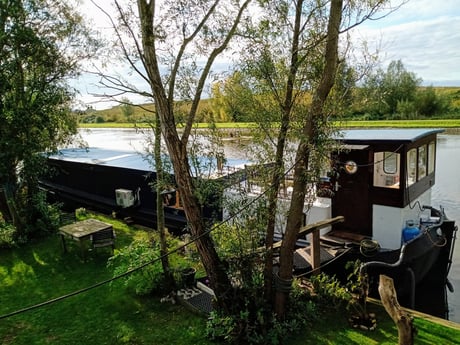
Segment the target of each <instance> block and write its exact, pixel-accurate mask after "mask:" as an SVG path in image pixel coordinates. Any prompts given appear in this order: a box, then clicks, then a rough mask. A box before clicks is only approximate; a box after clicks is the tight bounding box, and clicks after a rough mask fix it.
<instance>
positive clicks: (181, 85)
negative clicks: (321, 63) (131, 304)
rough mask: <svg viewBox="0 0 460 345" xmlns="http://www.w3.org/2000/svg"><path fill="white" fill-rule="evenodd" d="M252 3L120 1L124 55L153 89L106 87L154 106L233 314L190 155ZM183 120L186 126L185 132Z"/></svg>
mask: <svg viewBox="0 0 460 345" xmlns="http://www.w3.org/2000/svg"><path fill="white" fill-rule="evenodd" d="M249 2H250V0H245V1H243V2H241V3H239V2H221V1H219V0H215V1H210V2H202V1H194V0H185V1H180V2H176V1H164V2H162V3H161V6H159V4H158V3H157V2H155V1H147V0H138V1H136V2H130V4H129V5H127V6H124V5H122V4H121V3H120V2H118V1H114V4H115V8H116V10H117V16H118V18H117V20H115V19H113V18H112V16H110V15H109V18H110V19H111V20H112V23H113V28H114V29H115V35H116V37H117V39H118V45H117V46H116V47H117V48H119V49H120V51H119V53H120V54H119V56H120V57H122V58H123V59H124V60H125V61H127V62H128V64H129V65H130V67H131V68H132V70H133V71H135V73H137V74H138V75H140V76H141V77H142V78H143V79H144V80H145V82H146V83H147V85H148V87H149V90H150V91H145V90H140V89H136V88H135V87H134V86H133V85H131V84H130V83H129V82H127V81H126V80H122V78H121V77H119V76H117V77H113V76H112V77H111V76H107V75H103V74H102V75H101V77H102V82H103V83H105V86H109V87H112V89H113V90H115V92H116V93H117V94H120V93H123V92H125V93H137V94H142V95H144V96H146V97H150V98H151V99H153V100H154V102H155V111H156V113H157V114H158V117H159V123H160V127H161V133H162V137H163V139H164V142H165V144H166V147H167V150H168V153H169V156H170V159H171V162H172V166H173V169H174V176H175V179H176V182H177V186H178V190H179V192H180V195H181V200H182V203H183V206H184V211H185V213H186V216H187V221H188V224H189V229H190V231H191V233H192V235H193V236H194V237H195V238H196V246H197V249H198V252H199V254H200V257H201V261H202V263H203V266H204V267H205V269H206V272H207V274H208V276H209V278H210V282H211V284H212V287H213V288H214V290H215V292H216V296H217V305H219V306H220V307H221V308H222V309H231V308H232V305H231V302H230V301H229V298H228V297H229V295H228V291H229V289H231V284H230V280H229V277H228V276H227V274H226V272H225V267H224V265H223V263H222V262H221V260H220V259H219V256H218V255H217V252H216V250H215V247H214V244H213V242H212V240H211V237H210V236H209V234H208V233H207V230H208V228H207V224H205V223H204V221H203V218H202V216H201V206H202V205H201V204H200V198H199V196H198V195H197V193H196V190H197V188H198V186H197V185H196V182H197V179H195V178H194V177H193V175H192V167H191V165H190V159H189V158H190V155H189V152H188V149H189V144H190V142H189V140H190V136H191V132H192V129H193V124H194V121H195V120H196V118H197V112H198V107H199V104H200V100H201V96H202V94H203V91H204V89H205V87H206V82H207V80H208V79H209V77H210V76H211V75H212V70H211V69H212V66H213V64H214V62H215V61H216V58H217V57H218V56H219V55H221V54H222V53H223V52H224V51H225V50H226V48H227V47H228V46H229V42H230V40H231V38H232V37H233V36H234V35H235V34H236V32H237V28H238V25H239V24H240V22H241V21H242V19H243V13H244V11H245V10H246V8H247V7H248V5H249ZM135 4H136V5H137V6H136V5H135ZM134 9H137V13H136V12H135V10H134ZM101 10H102V11H104V9H102V8H101ZM139 37H140V38H139ZM199 59H202V60H201V61H203V62H202V63H199V62H198V61H199ZM138 62H139V63H138ZM177 101H181V102H177ZM184 105H187V106H184ZM178 122H182V123H183V127H182V131H181V132H180V133H179V132H178V131H177V123H178Z"/></svg>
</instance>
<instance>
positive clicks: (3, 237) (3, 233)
mask: <svg viewBox="0 0 460 345" xmlns="http://www.w3.org/2000/svg"><path fill="white" fill-rule="evenodd" d="M15 232H16V228H15V227H14V226H13V225H12V224H10V223H8V222H6V221H5V219H4V218H3V215H2V213H1V212H0V248H11V247H12V246H14V244H15V241H14V235H15Z"/></svg>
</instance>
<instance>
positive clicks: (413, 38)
mask: <svg viewBox="0 0 460 345" xmlns="http://www.w3.org/2000/svg"><path fill="white" fill-rule="evenodd" d="M354 37H355V39H356V40H359V39H365V40H366V41H367V42H368V44H369V45H370V46H371V47H373V48H374V49H375V48H376V47H380V51H381V53H380V59H381V61H382V65H383V66H384V67H385V66H386V65H388V63H390V62H391V61H393V60H401V61H402V62H403V64H404V66H405V67H406V69H407V70H409V71H411V72H414V73H416V74H417V76H418V77H419V78H422V79H423V81H424V84H434V85H445V86H460V69H459V68H458V66H459V65H460V49H459V48H458V44H459V42H460V8H459V6H458V4H457V1H452V0H448V1H442V2H434V1H429V0H417V1H410V2H409V3H407V4H405V5H403V6H402V7H401V8H400V9H399V10H398V11H396V12H394V13H392V14H391V15H389V16H388V17H386V18H383V19H381V20H378V21H375V22H370V23H366V24H365V25H362V26H360V27H358V28H357V30H356V32H355V33H354Z"/></svg>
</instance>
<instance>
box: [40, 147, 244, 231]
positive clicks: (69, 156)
mask: <svg viewBox="0 0 460 345" xmlns="http://www.w3.org/2000/svg"><path fill="white" fill-rule="evenodd" d="M165 159H166V158H165ZM197 161H198V164H195V171H197V174H199V175H200V176H197V178H201V179H209V180H214V181H215V182H216V183H217V184H216V186H220V185H225V183H228V181H229V180H230V179H231V178H232V177H236V176H237V175H238V171H240V170H241V169H242V167H244V163H245V161H242V160H237V159H232V160H228V161H227V162H226V165H223V164H220V163H219V164H218V162H216V161H212V160H209V159H204V158H203V159H200V160H197ZM47 163H48V166H49V168H50V169H48V172H47V174H46V175H45V176H42V177H41V178H40V181H39V183H40V187H41V188H42V189H43V190H45V191H46V192H47V194H48V197H49V199H51V200H54V201H58V202H62V203H63V204H64V207H65V208H67V209H69V210H74V209H76V208H79V207H87V208H90V209H93V210H96V211H99V212H103V213H105V214H113V215H116V216H117V217H119V218H121V219H126V220H129V221H132V222H135V223H138V224H141V225H145V226H148V227H151V228H156V204H157V202H156V200H157V198H156V192H155V183H156V172H155V171H154V164H153V162H152V157H149V156H148V155H146V154H144V153H140V152H137V151H122V150H111V149H105V148H96V147H91V148H66V149H61V150H59V152H58V153H57V154H53V155H50V156H48V158H47ZM166 166H168V164H166ZM167 175H168V178H167V180H168V181H170V184H167V183H166V186H165V188H164V189H163V191H162V200H163V206H164V211H165V224H166V227H167V228H168V229H169V231H171V232H173V233H176V234H177V233H181V232H182V231H183V230H184V229H186V227H187V220H186V217H185V213H184V210H183V207H182V203H181V199H180V195H179V192H178V191H177V190H176V188H175V187H174V186H175V182H174V176H173V174H172V173H168V174H167ZM219 190H220V187H216V191H215V193H214V194H211V195H209V197H208V200H207V202H206V205H207V206H206V207H203V210H202V216H203V218H205V219H209V220H210V221H211V220H213V221H217V220H221V219H222V212H221V211H220V210H221V209H220V206H219V204H220V201H219V200H220V198H221V192H219Z"/></svg>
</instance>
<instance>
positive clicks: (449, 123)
mask: <svg viewBox="0 0 460 345" xmlns="http://www.w3.org/2000/svg"><path fill="white" fill-rule="evenodd" d="M335 125H336V126H337V127H343V128H349V127H363V128H369V127H377V128H385V127H391V128H459V127H460V119H442V120H382V121H337V122H335ZM79 126H80V127H81V128H134V124H132V123H118V122H106V123H91V124H88V123H81V124H79ZM136 126H137V127H141V128H147V127H149V125H148V124H145V123H138V124H136ZM195 126H196V128H200V129H205V128H208V127H209V124H208V123H198V124H196V125H195ZM216 127H217V128H220V129H238V128H241V129H244V128H255V127H257V126H256V124H255V123H248V122H239V123H235V122H225V123H216ZM179 128H180V127H179Z"/></svg>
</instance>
